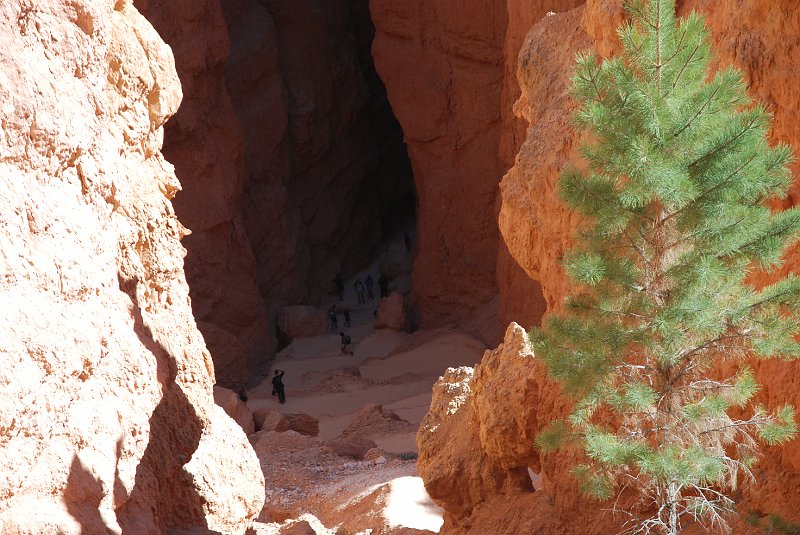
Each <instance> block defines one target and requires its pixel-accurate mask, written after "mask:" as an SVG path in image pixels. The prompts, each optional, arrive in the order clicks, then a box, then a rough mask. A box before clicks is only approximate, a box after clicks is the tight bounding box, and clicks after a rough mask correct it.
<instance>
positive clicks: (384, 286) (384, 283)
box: [378, 275, 389, 298]
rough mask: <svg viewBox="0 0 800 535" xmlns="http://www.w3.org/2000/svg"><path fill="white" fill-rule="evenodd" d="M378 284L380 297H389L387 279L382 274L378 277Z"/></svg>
mask: <svg viewBox="0 0 800 535" xmlns="http://www.w3.org/2000/svg"><path fill="white" fill-rule="evenodd" d="M378 286H379V287H380V289H381V298H384V297H389V281H388V280H386V277H384V276H383V275H381V276H380V278H379V279H378Z"/></svg>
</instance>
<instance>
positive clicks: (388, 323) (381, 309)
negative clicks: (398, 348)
mask: <svg viewBox="0 0 800 535" xmlns="http://www.w3.org/2000/svg"><path fill="white" fill-rule="evenodd" d="M407 317H408V316H407V311H406V305H405V300H404V299H403V296H402V294H400V293H399V292H392V293H390V294H389V297H384V298H383V299H381V302H380V305H379V306H378V315H377V317H376V318H375V328H376V329H394V330H396V331H403V330H405V329H406V327H407V325H408V320H407Z"/></svg>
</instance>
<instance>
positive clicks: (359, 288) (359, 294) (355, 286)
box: [353, 279, 367, 305]
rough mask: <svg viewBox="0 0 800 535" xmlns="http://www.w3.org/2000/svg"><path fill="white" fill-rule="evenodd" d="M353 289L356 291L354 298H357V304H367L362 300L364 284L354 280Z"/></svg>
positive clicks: (359, 280)
mask: <svg viewBox="0 0 800 535" xmlns="http://www.w3.org/2000/svg"><path fill="white" fill-rule="evenodd" d="M353 289H354V290H355V291H356V297H358V304H359V305H363V304H364V303H366V302H367V300H366V299H364V283H363V282H361V279H356V282H355V284H353Z"/></svg>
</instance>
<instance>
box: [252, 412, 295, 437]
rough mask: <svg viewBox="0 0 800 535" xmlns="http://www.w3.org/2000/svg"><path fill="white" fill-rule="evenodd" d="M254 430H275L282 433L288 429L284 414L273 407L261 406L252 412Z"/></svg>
mask: <svg viewBox="0 0 800 535" xmlns="http://www.w3.org/2000/svg"><path fill="white" fill-rule="evenodd" d="M253 421H254V423H255V430H256V431H276V432H278V433H282V432H284V431H288V430H289V420H288V419H287V418H286V415H284V414H283V413H281V412H279V411H276V410H274V409H268V408H261V409H256V410H255V412H254V413H253Z"/></svg>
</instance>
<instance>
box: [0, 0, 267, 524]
mask: <svg viewBox="0 0 800 535" xmlns="http://www.w3.org/2000/svg"><path fill="white" fill-rule="evenodd" d="M0 20H2V21H3V24H2V29H0V73H2V74H1V75H0V95H2V99H0V106H2V128H0V181H2V185H1V186H2V187H0V191H2V193H0V204H2V209H0V213H1V214H2V216H0V252H2V254H1V255H0V273H2V277H1V278H0V361H2V363H3V365H2V367H0V392H2V396H0V531H2V532H3V533H10V534H13V533H66V534H70V533H74V534H78V533H106V532H109V533H122V532H127V533H153V534H156V533H163V532H165V531H166V530H168V529H172V528H176V529H177V528H192V527H201V528H208V529H213V530H217V531H221V532H225V533H244V531H245V530H246V528H247V526H248V524H249V523H250V522H252V519H253V518H254V517H255V515H257V514H258V512H259V511H260V509H261V505H262V504H263V500H264V488H263V476H262V474H261V471H260V468H259V464H258V460H257V459H256V457H255V454H254V452H253V450H252V448H251V447H250V445H249V444H248V442H247V439H246V437H245V435H244V433H243V432H242V431H241V429H240V428H239V427H238V426H237V425H236V424H235V423H234V422H233V421H232V420H231V419H230V418H229V417H227V416H226V415H225V414H224V413H223V412H222V409H220V408H219V407H217V406H216V405H215V404H214V401H213V396H212V385H213V383H214V371H213V368H212V363H211V358H210V355H209V353H208V351H207V350H206V347H205V344H204V342H203V339H202V337H201V335H200V333H199V331H198V330H197V328H196V326H195V321H194V319H193V317H192V311H191V308H190V304H189V290H188V286H187V284H186V281H185V278H184V273H183V256H184V254H185V251H184V249H183V247H182V246H181V244H180V243H179V240H180V239H181V237H182V236H184V235H185V233H186V231H185V229H184V227H183V226H182V225H181V223H180V222H179V221H178V219H177V218H176V216H175V212H174V211H173V208H172V204H171V199H172V197H173V196H174V195H175V193H176V192H177V191H178V190H179V189H180V184H179V183H178V180H177V179H176V178H175V174H174V172H173V168H172V166H171V165H170V164H169V163H168V162H167V161H166V160H165V159H164V157H163V156H162V154H161V152H160V148H161V143H162V137H163V125H164V123H165V121H166V120H167V119H168V118H169V117H170V116H172V115H173V114H174V113H175V110H176V109H177V107H178V104H179V102H180V100H181V88H180V84H179V82H178V79H177V76H176V74H175V66H174V63H173V58H172V54H171V52H170V50H169V48H168V47H167V46H166V45H165V44H164V43H163V42H162V41H161V39H160V38H159V36H158V34H157V33H156V32H155V30H154V29H153V28H152V26H151V25H150V24H149V23H148V22H147V21H146V19H145V18H144V17H142V16H141V15H140V14H139V13H138V12H137V11H136V9H135V8H134V7H133V6H132V5H131V4H130V2H129V1H126V0H117V1H111V0H75V1H70V2H57V1H40V2H35V3H34V2H27V1H22V0H19V1H18V0H11V1H8V2H3V3H2V4H0Z"/></svg>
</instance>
